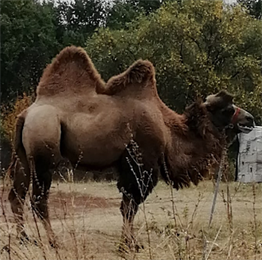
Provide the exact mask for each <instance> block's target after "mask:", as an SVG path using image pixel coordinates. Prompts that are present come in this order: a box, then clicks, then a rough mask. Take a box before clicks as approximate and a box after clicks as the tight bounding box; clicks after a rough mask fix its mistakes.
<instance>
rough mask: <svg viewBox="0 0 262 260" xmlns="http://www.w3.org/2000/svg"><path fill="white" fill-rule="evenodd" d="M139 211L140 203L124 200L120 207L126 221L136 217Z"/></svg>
mask: <svg viewBox="0 0 262 260" xmlns="http://www.w3.org/2000/svg"><path fill="white" fill-rule="evenodd" d="M137 211H138V203H136V202H135V201H134V200H132V199H131V200H128V201H127V200H124V199H123V200H122V201H121V205H120V212H121V214H122V216H123V217H124V218H125V219H129V218H131V217H134V216H135V215H136V213H137Z"/></svg>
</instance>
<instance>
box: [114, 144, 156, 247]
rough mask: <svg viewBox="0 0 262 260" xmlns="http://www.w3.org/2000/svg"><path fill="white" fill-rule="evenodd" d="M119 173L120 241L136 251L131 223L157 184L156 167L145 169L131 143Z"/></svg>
mask: <svg viewBox="0 0 262 260" xmlns="http://www.w3.org/2000/svg"><path fill="white" fill-rule="evenodd" d="M148 165H150V164H148ZM151 167H152V165H151ZM119 173H120V176H119V180H118V183H117V187H118V189H119V191H120V192H122V193H123V198H122V202H121V207H120V211H121V213H122V216H123V229H122V240H123V241H124V242H125V243H126V244H127V246H128V247H129V248H135V249H136V250H138V249H139V246H138V245H137V244H136V242H135V239H134V233H133V222H134V218H135V215H136V213H137V211H138V206H139V204H140V203H142V202H143V201H145V199H146V198H147V196H148V194H149V193H150V192H151V191H152V190H153V188H154V187H155V186H156V184H157V181H158V170H157V167H154V168H150V167H149V166H148V167H147V165H146V160H145V158H142V156H141V154H140V152H139V148H138V146H137V145H136V143H134V142H132V143H130V145H129V146H128V147H127V149H126V151H125V152H124V154H123V155H122V158H121V160H120V165H119Z"/></svg>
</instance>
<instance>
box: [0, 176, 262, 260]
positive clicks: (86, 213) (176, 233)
mask: <svg viewBox="0 0 262 260" xmlns="http://www.w3.org/2000/svg"><path fill="white" fill-rule="evenodd" d="M228 188H229V190H230V199H231V206H232V218H231V219H229V217H228V216H229V214H228V213H229V211H228V209H229V208H228V203H227V201H225V198H227V196H226V193H227V185H226V184H224V183H223V184H221V186H220V193H219V196H218V200H217V204H216V209H215V213H214V218H213V222H212V225H211V227H210V228H208V221H209V215H210V210H211V204H212V199H213V184H212V182H210V181H206V182H203V183H201V184H200V185H199V186H198V187H194V186H192V187H191V188H189V189H184V190H181V191H175V190H174V192H173V198H172V196H171V192H170V189H169V187H168V186H166V185H165V184H164V183H162V182H160V183H159V184H158V185H157V187H156V188H155V189H154V190H153V193H152V194H151V195H150V196H149V197H148V199H147V200H146V202H145V204H144V207H143V206H142V205H141V207H140V208H141V209H140V210H139V212H138V214H137V216H136V219H135V228H136V234H137V239H138V241H139V242H142V243H143V245H144V247H145V248H144V249H143V250H141V251H140V252H139V253H135V252H129V253H127V254H124V255H120V254H119V253H118V250H117V249H118V245H119V242H120V236H121V226H122V217H121V214H120V211H119V205H120V200H121V194H120V193H118V190H117V188H116V185H115V183H114V182H111V183H97V182H88V183H74V184H72V183H71V184H70V183H67V184H65V183H53V185H52V188H51V195H50V200H49V203H50V204H49V205H50V216H51V222H52V225H53V228H54V231H55V233H56V235H57V239H58V243H59V245H60V246H59V248H58V249H53V248H51V247H50V246H49V244H48V242H47V240H46V233H45V231H44V230H43V227H42V225H41V223H40V222H38V221H34V218H33V214H32V212H31V210H30V204H29V202H28V201H27V203H26V207H25V211H26V212H25V216H26V230H27V232H28V234H29V235H30V236H31V237H33V238H34V239H35V240H37V241H38V246H36V245H34V244H23V245H20V244H19V242H18V241H17V239H16V231H15V225H14V220H13V216H12V214H11V210H10V205H9V203H8V201H7V191H8V189H9V187H7V186H6V185H5V186H4V185H2V186H1V189H2V191H3V193H2V198H1V201H2V207H1V208H2V211H3V212H4V213H5V217H4V215H3V214H2V213H1V216H0V259H1V260H2V259H3V260H4V259H13V260H15V259H39V260H40V259H99V260H101V259H112V260H113V259H114V260H115V259H123V258H125V259H191V260H192V259H203V260H204V259H214V260H216V259H241V260H242V259H243V260H244V259H245V260H246V259H257V260H261V259H262V226H261V225H262V184H254V185H253V184H239V183H230V184H229V185H228ZM172 200H173V203H172ZM172 205H173V206H172ZM172 207H173V208H172ZM173 209H174V212H175V216H174V214H173ZM174 217H175V218H174ZM146 227H147V228H146ZM37 228H38V229H39V234H40V237H39V235H38V232H37ZM148 237H149V238H150V240H148ZM148 241H150V251H149V243H148Z"/></svg>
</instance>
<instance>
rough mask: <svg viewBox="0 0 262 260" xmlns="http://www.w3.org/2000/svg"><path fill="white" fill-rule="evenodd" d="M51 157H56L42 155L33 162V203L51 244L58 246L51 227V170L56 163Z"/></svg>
mask: <svg viewBox="0 0 262 260" xmlns="http://www.w3.org/2000/svg"><path fill="white" fill-rule="evenodd" d="M49 158H53V159H54V157H45V156H41V157H36V158H35V160H34V161H35V165H33V164H34V162H33V161H32V162H31V163H32V167H31V169H32V180H33V192H32V197H31V203H32V207H33V210H34V211H35V213H36V215H37V216H38V217H39V218H40V219H41V220H42V222H43V225H44V228H45V230H46V232H47V235H48V239H49V243H50V245H51V246H53V247H56V246H57V242H56V238H55V235H54V232H53V230H52V227H51V223H50V219H49V211H48V197H49V190H50V187H51V182H52V174H53V170H51V168H54V166H55V165H56V163H53V159H52V162H51V160H50V159H49ZM54 161H55V160H54ZM57 161H60V159H58V160H57Z"/></svg>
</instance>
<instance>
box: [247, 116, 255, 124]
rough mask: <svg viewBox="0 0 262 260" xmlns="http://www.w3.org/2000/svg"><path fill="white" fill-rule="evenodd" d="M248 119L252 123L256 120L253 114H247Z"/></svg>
mask: <svg viewBox="0 0 262 260" xmlns="http://www.w3.org/2000/svg"><path fill="white" fill-rule="evenodd" d="M246 120H247V121H248V122H250V123H253V122H254V117H253V116H249V115H248V116H246Z"/></svg>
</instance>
